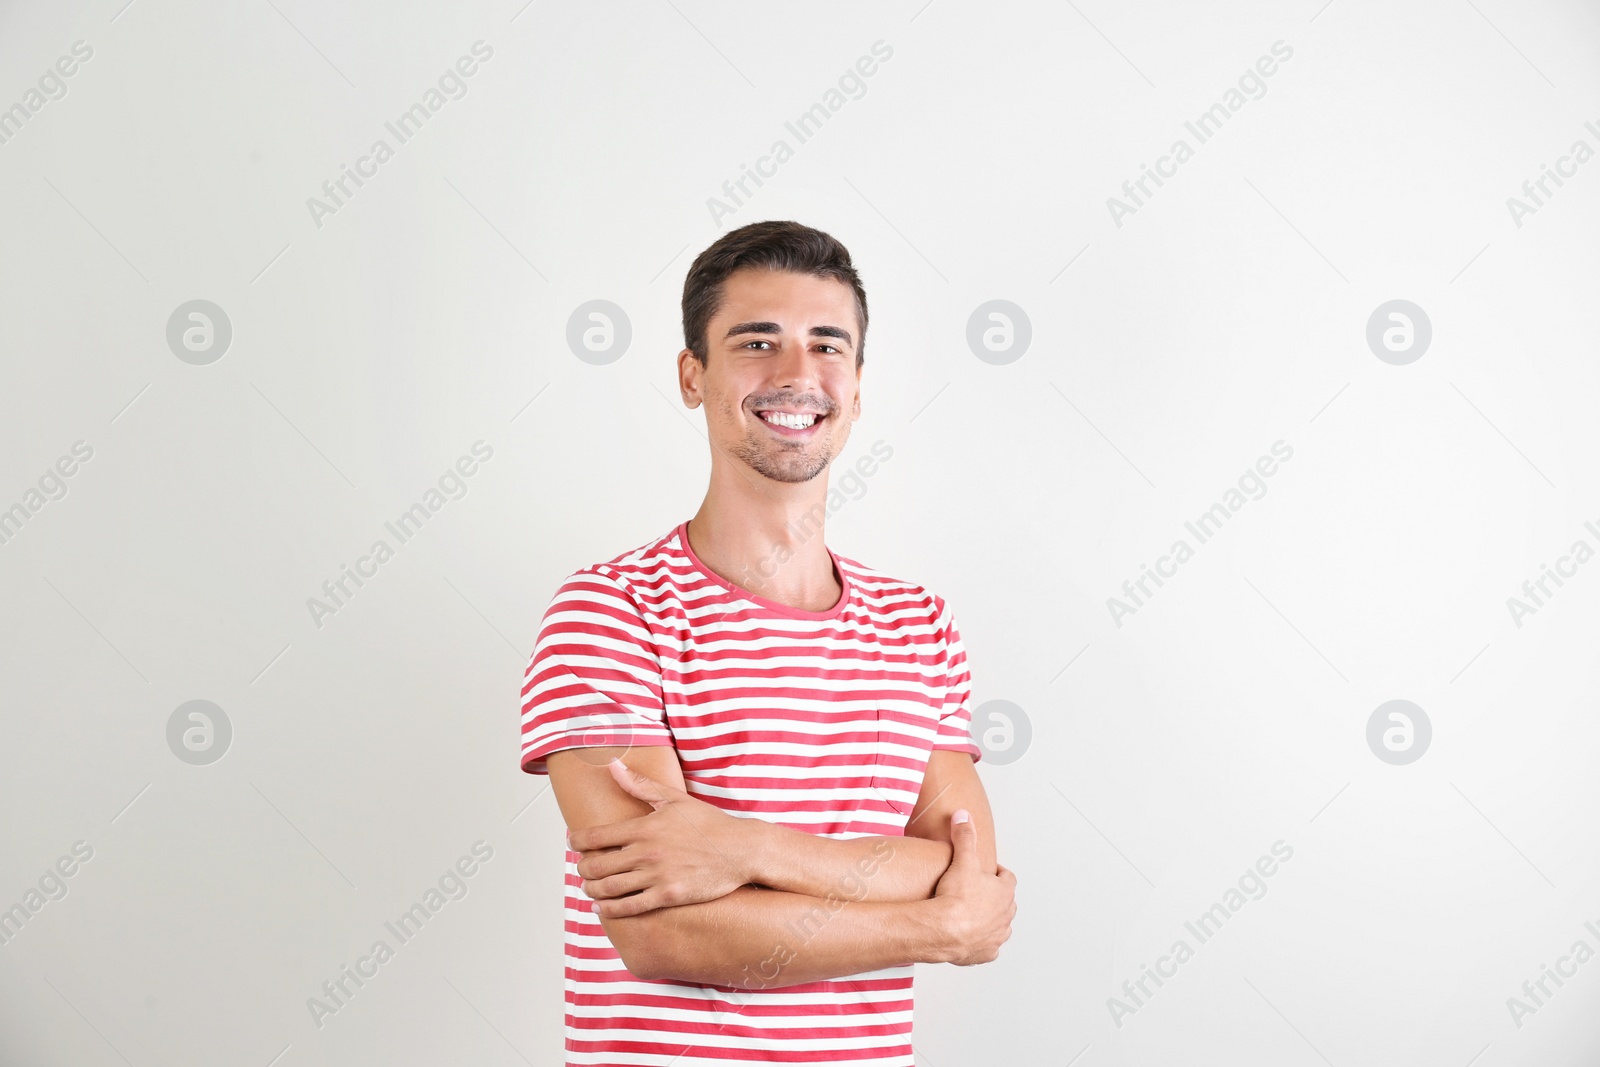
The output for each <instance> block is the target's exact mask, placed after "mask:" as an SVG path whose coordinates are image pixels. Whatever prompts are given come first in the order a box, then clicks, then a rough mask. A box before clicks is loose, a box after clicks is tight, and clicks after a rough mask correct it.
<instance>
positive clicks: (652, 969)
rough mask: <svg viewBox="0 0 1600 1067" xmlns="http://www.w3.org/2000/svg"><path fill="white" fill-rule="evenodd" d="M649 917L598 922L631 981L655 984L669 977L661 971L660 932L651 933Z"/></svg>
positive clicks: (636, 916) (642, 916)
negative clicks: (637, 980)
mask: <svg viewBox="0 0 1600 1067" xmlns="http://www.w3.org/2000/svg"><path fill="white" fill-rule="evenodd" d="M648 919H649V915H648V914H646V915H634V916H630V917H628V918H625V919H600V927H601V929H603V930H604V931H605V932H606V938H607V940H609V941H610V942H611V944H612V947H614V948H615V949H616V950H617V955H618V956H620V957H621V958H622V965H623V966H624V967H626V968H627V969H628V973H629V974H631V975H633V976H634V977H635V978H639V979H643V980H645V981H658V980H660V979H663V978H667V977H670V976H669V975H668V974H667V973H666V971H667V970H670V968H667V967H664V963H665V960H664V958H663V956H662V953H661V947H662V941H663V940H664V936H663V932H662V931H660V930H657V929H653V928H652V926H653V925H654V924H651V923H649V922H648V921H647V920H648Z"/></svg>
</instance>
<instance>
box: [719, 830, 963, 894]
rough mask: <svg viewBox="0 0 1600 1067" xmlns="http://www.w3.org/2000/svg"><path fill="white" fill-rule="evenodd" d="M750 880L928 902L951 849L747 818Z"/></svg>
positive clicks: (781, 886) (801, 889) (816, 890)
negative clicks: (833, 834) (844, 835)
mask: <svg viewBox="0 0 1600 1067" xmlns="http://www.w3.org/2000/svg"><path fill="white" fill-rule="evenodd" d="M745 822H746V823H747V824H748V826H747V827H746V828H747V829H748V831H749V834H750V839H749V843H748V845H747V846H746V855H747V856H748V857H749V864H750V867H751V871H752V873H751V875H750V880H751V881H752V882H757V883H759V884H761V885H763V886H770V887H772V888H773V889H784V890H788V891H789V892H791V893H805V894H808V895H810V896H816V897H825V896H827V895H828V894H830V893H833V894H836V895H838V896H848V897H851V898H854V899H858V900H863V901H911V900H927V899H928V898H929V897H931V896H933V891H934V889H935V887H936V886H938V884H939V879H940V878H941V877H943V875H944V872H945V870H946V869H947V868H948V867H949V866H950V845H949V844H948V843H947V842H944V841H928V840H925V839H923V838H920V837H856V838H848V839H842V840H841V839H838V838H831V837H820V836H818V835H816V834H808V833H806V832H805V831H803V830H791V829H790V828H789V827H787V826H779V825H777V824H776V823H769V822H765V821H763V820H760V819H747V820H745Z"/></svg>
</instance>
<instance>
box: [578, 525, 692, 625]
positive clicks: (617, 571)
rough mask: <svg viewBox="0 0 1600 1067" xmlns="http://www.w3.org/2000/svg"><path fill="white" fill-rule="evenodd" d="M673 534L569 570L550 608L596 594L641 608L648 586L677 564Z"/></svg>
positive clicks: (655, 585) (653, 585)
mask: <svg viewBox="0 0 1600 1067" xmlns="http://www.w3.org/2000/svg"><path fill="white" fill-rule="evenodd" d="M676 536H677V535H676V532H675V531H674V532H673V533H668V534H666V535H665V536H662V537H658V538H656V539H655V540H653V541H650V542H647V543H646V544H643V545H640V546H638V547H637V548H632V549H629V550H628V551H626V552H623V553H621V554H620V555H616V556H613V557H611V558H610V559H608V560H605V561H604V562H599V563H591V564H589V565H588V566H587V567H580V568H578V569H577V570H575V571H572V572H571V573H570V574H568V575H567V576H566V577H565V578H564V579H562V581H561V584H560V586H559V587H558V588H557V589H556V592H555V595H554V596H553V597H552V598H551V606H552V608H553V607H554V606H555V605H556V604H558V603H562V602H565V601H571V600H573V599H580V600H581V599H593V598H600V599H602V600H606V601H616V602H618V603H624V602H625V603H626V604H628V605H629V606H631V607H632V608H633V609H634V610H635V611H639V610H641V609H642V606H643V605H644V604H645V603H646V601H647V600H648V599H649V592H650V590H652V589H658V588H659V587H660V586H661V584H662V581H663V579H665V578H667V577H669V576H670V574H671V572H672V570H673V568H674V567H675V566H676V565H677V560H678V557H679V554H680V552H681V549H678V548H677V547H676Z"/></svg>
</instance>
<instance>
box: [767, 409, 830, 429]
mask: <svg viewBox="0 0 1600 1067" xmlns="http://www.w3.org/2000/svg"><path fill="white" fill-rule="evenodd" d="M761 417H762V418H763V419H765V420H767V421H768V422H771V423H776V424H777V425H779V426H787V427H788V428H789V429H791V430H804V429H805V428H806V427H808V426H810V425H811V424H812V423H814V422H816V421H817V417H816V415H814V414H811V413H809V412H807V413H805V414H801V415H790V414H788V413H786V412H782V411H763V412H762V413H761Z"/></svg>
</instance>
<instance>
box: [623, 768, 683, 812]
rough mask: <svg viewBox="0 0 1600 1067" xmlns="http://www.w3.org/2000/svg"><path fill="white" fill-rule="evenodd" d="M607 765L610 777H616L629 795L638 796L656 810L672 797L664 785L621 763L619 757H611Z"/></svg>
mask: <svg viewBox="0 0 1600 1067" xmlns="http://www.w3.org/2000/svg"><path fill="white" fill-rule="evenodd" d="M609 766H610V768H611V777H612V778H614V779H616V781H617V784H618V785H620V786H622V788H623V789H624V790H625V791H626V792H627V793H628V795H629V796H634V797H638V798H639V799H640V800H643V801H645V802H647V803H648V804H649V805H650V806H651V807H652V808H656V809H657V810H659V809H660V807H661V805H663V804H665V803H666V802H667V801H669V800H671V799H672V798H671V797H669V796H668V795H667V787H666V786H664V785H662V784H661V783H660V782H658V781H656V780H655V779H654V778H651V777H648V776H647V775H643V774H640V773H639V772H638V771H636V770H634V769H633V768H632V767H629V766H628V765H627V764H626V763H623V762H622V760H621V759H620V758H619V757H613V758H612V760H611V763H610V765H609Z"/></svg>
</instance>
